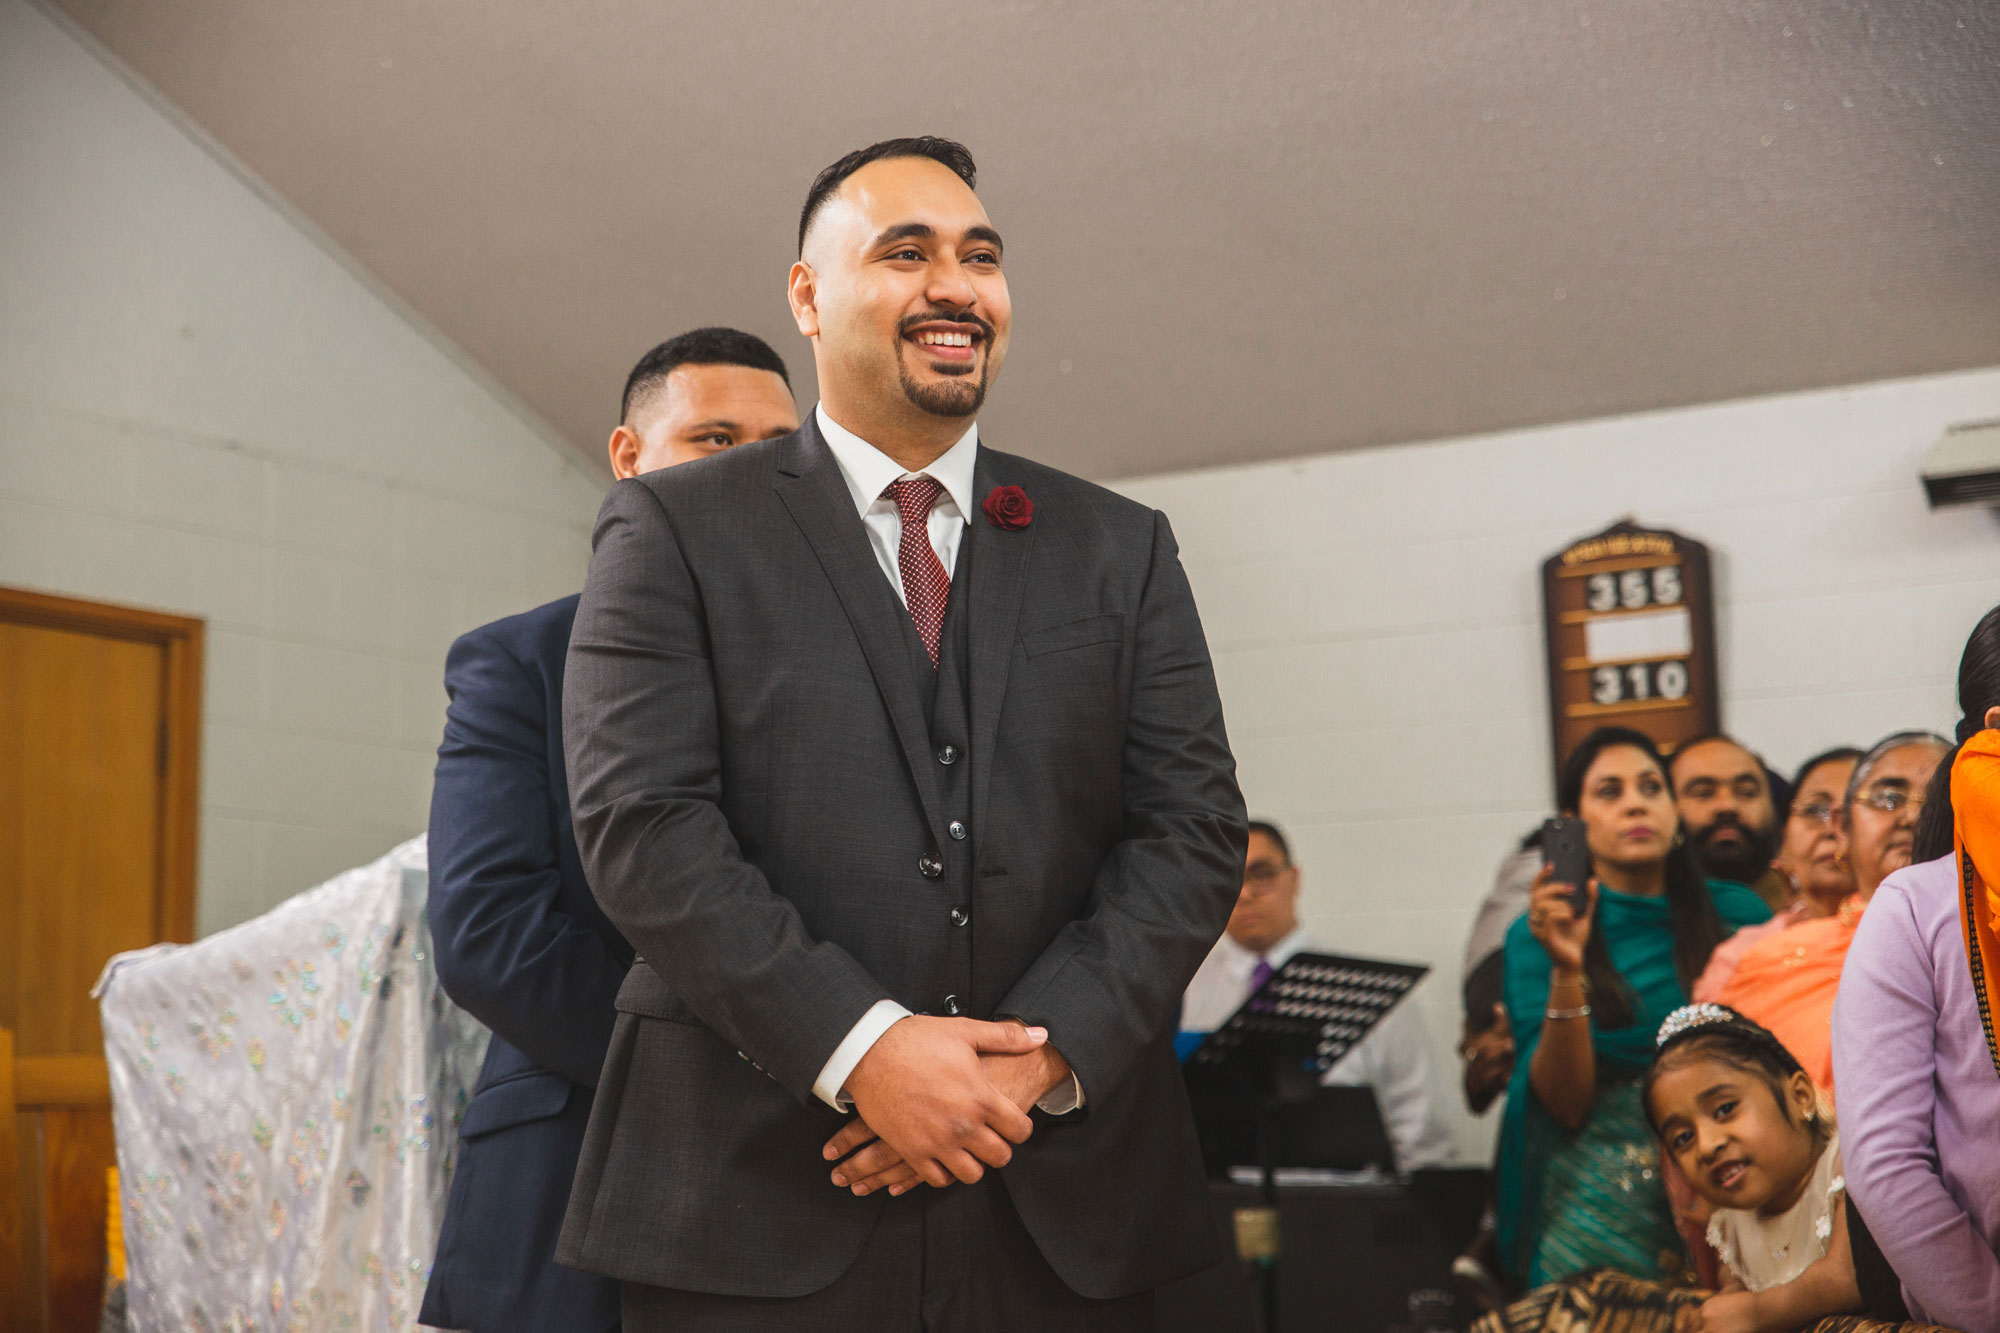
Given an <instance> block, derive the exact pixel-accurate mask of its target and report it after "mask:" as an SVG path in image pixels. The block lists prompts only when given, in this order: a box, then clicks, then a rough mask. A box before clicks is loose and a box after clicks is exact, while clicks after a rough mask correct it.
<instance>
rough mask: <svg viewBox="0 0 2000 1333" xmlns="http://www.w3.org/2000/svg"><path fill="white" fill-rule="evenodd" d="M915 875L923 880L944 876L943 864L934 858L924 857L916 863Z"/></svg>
mask: <svg viewBox="0 0 2000 1333" xmlns="http://www.w3.org/2000/svg"><path fill="white" fill-rule="evenodd" d="M917 873H918V874H919V875H922V876H923V877H924V878H925V879H936V878H937V877H938V876H940V875H942V874H944V862H942V861H940V860H938V859H937V858H936V857H935V856H926V857H923V858H922V859H920V860H919V861H918V862H917Z"/></svg>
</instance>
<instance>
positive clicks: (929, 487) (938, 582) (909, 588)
mask: <svg viewBox="0 0 2000 1333" xmlns="http://www.w3.org/2000/svg"><path fill="white" fill-rule="evenodd" d="M943 491H944V487H943V486H940V485H939V484H938V483H937V482H935V481H932V480H931V479H930V478H929V477H907V478H905V479H903V480H902V481H892V482H890V483H889V489H888V490H886V491H884V492H882V493H883V494H884V495H886V496H888V497H889V498H890V499H891V500H893V501H895V504H896V514H897V516H898V517H899V518H901V519H902V522H903V539H902V541H901V542H899V543H898V544H897V547H896V568H897V570H898V571H900V572H901V574H902V576H903V601H904V602H905V603H906V604H907V605H908V606H909V608H910V619H911V620H914V621H915V622H916V623H917V637H918V638H920V639H922V640H923V641H924V651H925V652H927V653H929V654H930V655H931V665H932V666H936V665H937V660H938V632H939V631H940V630H942V629H943V628H944V603H945V599H946V598H947V597H949V596H950V595H951V575H949V574H947V573H945V570H944V565H943V563H942V562H940V561H939V560H938V557H937V551H936V550H935V549H934V548H933V547H932V546H931V506H932V505H934V504H936V503H937V498H938V496H939V495H940V494H942V493H943Z"/></svg>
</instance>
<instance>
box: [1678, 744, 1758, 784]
mask: <svg viewBox="0 0 2000 1333" xmlns="http://www.w3.org/2000/svg"><path fill="white" fill-rule="evenodd" d="M1674 768H1675V770H1676V771H1677V772H1681V771H1685V772H1690V773H1691V772H1696V771H1699V772H1701V773H1703V774H1704V775H1706V776H1709V777H1713V776H1715V775H1716V774H1717V773H1721V772H1727V773H1729V774H1730V775H1731V776H1735V775H1736V774H1738V773H1743V772H1749V773H1756V774H1759V775H1761V774H1762V773H1763V771H1764V770H1763V766H1762V765H1761V764H1759V763H1758V762H1757V756H1756V755H1754V754H1751V753H1750V752H1749V751H1748V750H1746V749H1744V748H1743V747H1742V746H1740V745H1738V744H1737V743H1736V742H1735V741H1730V740H1722V739H1719V738H1718V739H1716V740H1708V741H1702V742H1701V743H1700V744H1698V745H1691V746H1689V747H1687V748H1686V749H1684V750H1682V751H1681V752H1680V754H1679V755H1677V756H1675V759H1674Z"/></svg>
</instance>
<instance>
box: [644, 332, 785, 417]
mask: <svg viewBox="0 0 2000 1333" xmlns="http://www.w3.org/2000/svg"><path fill="white" fill-rule="evenodd" d="M682 366H748V367H750V369H752V370H768V371H770V372H771V373H772V374H774V375H776V376H777V377H778V378H779V379H781V380H783V381H784V382H785V387H786V388H787V389H789V388H791V387H792V377H791V374H790V373H789V372H788V371H786V369H785V359H784V358H783V357H781V356H779V355H778V354H777V353H776V352H774V351H772V350H771V344H769V343H767V342H765V341H764V340H763V339H762V338H759V337H758V336H757V335H756V334H754V333H745V332H743V330H741V329H725V328H720V327H710V328H705V329H690V330H688V331H687V332H686V333H683V334H681V335H680V336H679V337H675V338H669V339H667V340H666V341H665V342H663V343H661V344H660V345H659V346H658V347H655V348H654V349H653V350H652V351H650V352H648V353H646V354H645V355H644V356H642V357H640V358H639V364H638V365H636V366H634V367H632V373H631V374H630V375H627V376H626V377H625V397H624V399H623V400H622V401H620V403H619V405H618V419H619V420H620V421H622V422H624V423H625V424H626V425H628V426H629V425H631V424H632V405H633V404H634V403H636V402H638V401H640V400H641V399H643V398H645V397H647V396H648V395H650V394H651V393H652V392H653V390H654V389H656V388H658V387H659V386H660V385H662V384H664V383H666V379H667V376H669V375H671V374H673V373H674V372H675V371H676V370H679V369H680V368H681V367H682Z"/></svg>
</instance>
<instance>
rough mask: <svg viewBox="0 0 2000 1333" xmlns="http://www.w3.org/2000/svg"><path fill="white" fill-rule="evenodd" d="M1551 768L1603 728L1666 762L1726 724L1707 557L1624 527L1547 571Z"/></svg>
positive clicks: (1670, 535)
mask: <svg viewBox="0 0 2000 1333" xmlns="http://www.w3.org/2000/svg"><path fill="white" fill-rule="evenodd" d="M1542 618H1543V622H1544V625H1545V627H1546V629H1547V633H1548V653H1549V719H1550V722H1551V724H1552V726H1553V729H1554V741H1555V763H1556V768H1557V769H1558V770H1560V769H1561V767H1562V761H1563V757H1564V756H1565V755H1567V754H1568V753H1569V752H1570V751H1571V750H1572V749H1574V748H1575V746H1576V743H1577V742H1578V741H1580V740H1582V739H1583V738H1584V737H1585V736H1587V735H1589V734H1590V733H1591V732H1592V731H1593V730H1595V729H1596V728H1598V727H1601V726H1606V725H1611V724H1616V725H1620V726H1628V727H1632V728H1634V729H1636V730H1638V731H1642V732H1644V733H1646V734H1647V735H1648V736H1651V737H1652V738H1653V739H1654V741H1655V742H1657V743H1658V744H1659V746H1660V749H1661V750H1662V751H1663V752H1665V753H1668V754H1671V753H1673V751H1674V750H1675V748H1676V747H1678V746H1679V745H1680V744H1681V743H1682V742H1684V741H1688V740H1692V739H1693V738H1694V737H1696V736H1699V735H1702V734H1704V733H1706V732H1710V731H1714V730H1716V729H1717V728H1718V727H1719V726H1720V724H1721V720H1720V707H1719V705H1718V701H1717V688H1716V685H1717V680H1716V670H1715V608H1714V602H1713V600H1712V598H1711V593H1710V585H1709V574H1708V548H1707V547H1706V546H1704V545H1702V544H1701V543H1700V542H1698V541H1693V540H1691V539H1689V538H1687V537H1683V536H1681V535H1680V534H1679V533H1675V532H1666V531H1663V530H1658V529H1647V528H1641V527H1639V526H1637V525H1636V524H1633V523H1629V522H1627V523H1619V524H1615V525H1613V526H1612V527H1609V528H1606V529H1605V530H1604V531H1603V532H1600V533H1598V534H1597V535H1596V536H1593V537H1585V538H1584V539H1583V540H1581V541H1578V542H1575V543H1572V544H1571V545H1570V546H1569V547H1568V548H1567V549H1565V550H1563V551H1560V552H1558V553H1557V554H1555V555H1553V556H1551V557H1549V559H1548V560H1547V561H1546V562H1545V563H1544V564H1543V565H1542Z"/></svg>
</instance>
